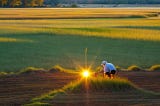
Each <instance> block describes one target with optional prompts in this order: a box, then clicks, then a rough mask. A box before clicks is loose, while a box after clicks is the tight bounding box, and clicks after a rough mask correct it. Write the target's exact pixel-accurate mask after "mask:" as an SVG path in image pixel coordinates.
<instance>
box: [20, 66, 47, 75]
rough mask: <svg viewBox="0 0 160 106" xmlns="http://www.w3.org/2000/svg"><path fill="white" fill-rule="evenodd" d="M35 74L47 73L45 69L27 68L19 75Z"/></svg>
mask: <svg viewBox="0 0 160 106" xmlns="http://www.w3.org/2000/svg"><path fill="white" fill-rule="evenodd" d="M34 72H46V70H45V69H43V68H35V67H27V68H25V69H22V70H21V71H20V72H19V74H26V73H34Z"/></svg>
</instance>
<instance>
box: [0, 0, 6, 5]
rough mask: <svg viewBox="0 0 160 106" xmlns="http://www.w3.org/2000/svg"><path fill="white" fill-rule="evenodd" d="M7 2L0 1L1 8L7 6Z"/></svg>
mask: <svg viewBox="0 0 160 106" xmlns="http://www.w3.org/2000/svg"><path fill="white" fill-rule="evenodd" d="M7 2H8V1H7V0H0V3H1V7H4V6H6V5H7Z"/></svg>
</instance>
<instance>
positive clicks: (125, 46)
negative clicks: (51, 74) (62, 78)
mask: <svg viewBox="0 0 160 106" xmlns="http://www.w3.org/2000/svg"><path fill="white" fill-rule="evenodd" d="M71 11H72V12H71ZM85 11H86V13H85V12H84V9H65V11H64V10H63V9H52V10H49V9H46V10H45V9H37V10H35V9H32V11H29V10H28V9H23V12H24V15H23V14H22V13H21V12H20V11H19V10H16V9H10V10H9V11H8V10H7V9H3V10H0V12H1V13H2V14H4V15H1V16H0V17H1V18H4V17H5V20H0V32H1V33H0V54H1V59H0V65H1V67H0V70H4V71H18V70H20V69H23V68H25V67H28V66H32V67H43V68H45V69H49V68H50V67H52V66H54V65H56V64H58V65H60V66H63V67H65V68H69V69H79V68H80V67H84V49H85V48H88V65H91V66H92V68H95V67H97V66H99V65H100V63H101V61H102V60H107V61H109V62H112V63H114V64H115V65H116V66H120V67H122V68H127V67H128V66H130V65H132V64H136V65H137V66H140V67H141V68H143V69H144V68H148V67H149V66H151V65H154V64H158V63H159V60H160V59H159V58H160V57H159V52H160V47H159V45H160V36H159V35H160V31H159V27H160V20H158V19H157V18H155V19H150V18H149V19H147V18H125V19H123V18H120V19H118V18H116V19H111V18H97V17H99V16H102V17H103V16H104V17H108V16H111V15H113V16H111V17H119V16H121V15H126V16H129V15H133V14H139V15H146V16H147V14H152V13H157V12H158V10H143V11H142V10H141V11H138V10H127V9H125V10H122V9H121V10H116V9H115V10H114V9H86V10H85ZM14 12H16V14H17V15H16V14H12V13H14ZM60 12H62V13H63V14H60ZM99 12H101V14H100V13H99ZM51 13H54V14H51ZM70 13H72V14H70ZM105 13H107V14H108V15H107V14H105ZM110 13H112V14H110ZM118 13H123V14H118ZM45 14H46V15H45ZM55 14H56V15H55ZM72 15H73V17H72V18H76V17H83V18H86V17H92V18H88V19H52V20H49V19H48V18H49V17H53V16H56V17H55V18H58V17H59V18H65V17H71V16H72ZM89 15H90V16H89ZM106 15H107V16H106ZM31 16H32V18H36V20H30V17H31ZM44 16H45V17H44ZM7 17H9V18H10V17H13V18H17V17H18V18H20V19H21V18H22V19H23V18H24V19H26V20H7V19H8V18H7ZM28 18H29V19H28ZM41 18H44V20H40V19H41Z"/></svg>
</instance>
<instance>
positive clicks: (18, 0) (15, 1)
mask: <svg viewBox="0 0 160 106" xmlns="http://www.w3.org/2000/svg"><path fill="white" fill-rule="evenodd" d="M9 3H10V4H9V5H10V6H11V7H19V6H20V5H21V4H22V2H21V0H12V1H10V2H9Z"/></svg>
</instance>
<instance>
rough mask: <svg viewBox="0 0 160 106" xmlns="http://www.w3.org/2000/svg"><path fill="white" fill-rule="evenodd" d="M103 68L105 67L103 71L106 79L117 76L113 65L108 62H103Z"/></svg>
mask: <svg viewBox="0 0 160 106" xmlns="http://www.w3.org/2000/svg"><path fill="white" fill-rule="evenodd" d="M101 65H102V67H103V70H101V71H103V72H104V77H108V78H110V79H111V78H114V76H115V74H116V68H115V66H114V65H113V64H112V63H108V62H107V61H102V64H101Z"/></svg>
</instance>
